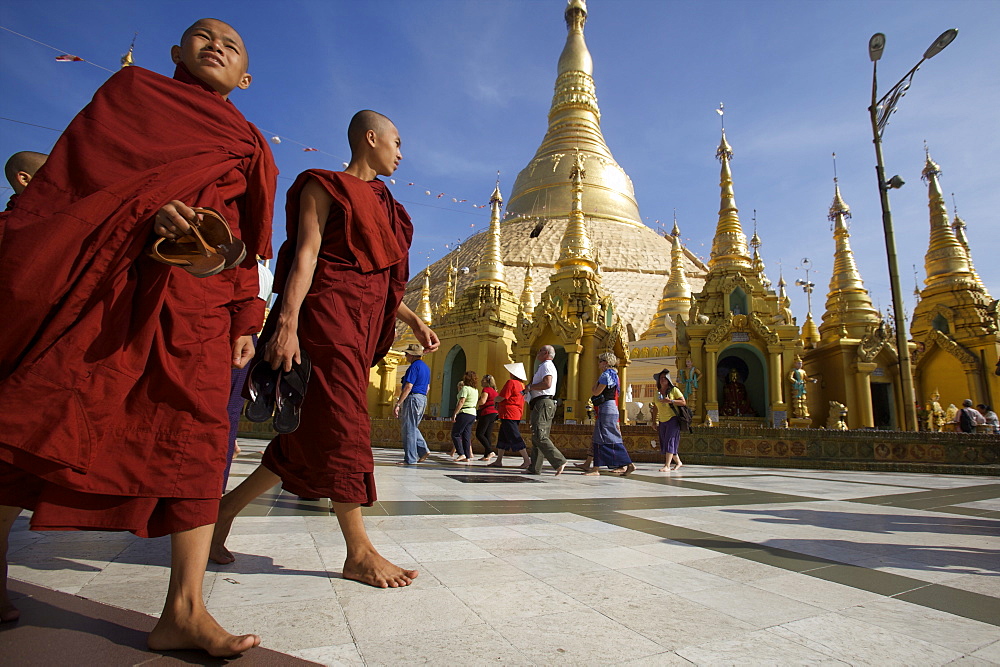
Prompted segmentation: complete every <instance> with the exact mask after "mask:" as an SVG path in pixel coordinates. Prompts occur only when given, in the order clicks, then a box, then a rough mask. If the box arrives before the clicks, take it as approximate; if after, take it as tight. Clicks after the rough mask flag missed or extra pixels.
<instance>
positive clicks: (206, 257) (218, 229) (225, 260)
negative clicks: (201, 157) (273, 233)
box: [148, 208, 247, 278]
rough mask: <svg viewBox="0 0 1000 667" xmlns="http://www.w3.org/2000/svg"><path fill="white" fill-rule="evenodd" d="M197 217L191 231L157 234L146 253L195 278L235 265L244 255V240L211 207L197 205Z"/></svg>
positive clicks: (245, 249)
mask: <svg viewBox="0 0 1000 667" xmlns="http://www.w3.org/2000/svg"><path fill="white" fill-rule="evenodd" d="M194 212H195V213H197V214H198V218H197V219H196V220H195V221H194V222H192V223H191V231H190V232H189V233H188V234H185V235H184V236H181V237H178V238H176V239H168V238H164V237H160V238H158V239H156V241H154V242H153V245H152V246H151V247H150V249H149V253H148V254H149V256H150V257H152V258H153V259H155V260H156V261H157V262H161V263H163V264H169V265H170V266H179V267H181V268H182V269H184V270H185V271H187V272H188V273H190V274H191V275H193V276H195V277H197V278H205V277H207V276H214V275H215V274H217V273H219V272H221V271H223V270H225V269H231V268H232V267H234V266H236V265H237V264H239V263H240V262H242V261H243V259H244V258H245V257H246V256H247V248H246V245H244V243H243V241H241V240H239V239H237V238H234V237H233V232H232V230H230V229H229V224H228V223H227V222H226V219H225V218H223V217H222V215H221V214H220V213H219V212H218V211H215V210H213V209H210V208H196V209H194Z"/></svg>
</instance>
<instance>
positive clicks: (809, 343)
mask: <svg viewBox="0 0 1000 667" xmlns="http://www.w3.org/2000/svg"><path fill="white" fill-rule="evenodd" d="M799 340H801V341H802V346H803V347H804V348H806V349H807V350H809V349H812V348H814V347H816V344H817V343H819V341H820V335H819V328H818V327H817V326H816V322H815V321H814V320H813V314H812V313H806V321H805V322H804V323H803V324H802V336H801V337H800V338H799Z"/></svg>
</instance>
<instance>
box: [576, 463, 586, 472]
mask: <svg viewBox="0 0 1000 667" xmlns="http://www.w3.org/2000/svg"><path fill="white" fill-rule="evenodd" d="M573 467H574V468H579V469H580V470H583V471H584V472H586V471H588V470H590V466H589V465H587V464H586V463H574V464H573Z"/></svg>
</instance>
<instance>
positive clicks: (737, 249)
mask: <svg viewBox="0 0 1000 667" xmlns="http://www.w3.org/2000/svg"><path fill="white" fill-rule="evenodd" d="M715 157H716V158H718V160H719V162H721V163H722V172H721V176H720V180H719V186H720V187H721V188H722V201H721V204H720V206H719V222H718V225H717V226H716V228H715V238H714V239H713V241H712V255H711V257H710V259H709V260H708V268H709V270H710V271H711V270H712V269H715V268H717V267H725V266H736V267H740V268H745V269H750V268H752V265H751V260H750V256H749V255H748V254H747V237H746V235H745V234H744V233H743V228H742V227H741V226H740V217H739V215H738V214H739V209H738V208H736V195H735V194H734V193H733V174H732V172H731V171H730V170H729V161H730V160H732V159H733V149H732V148H731V147H730V146H729V142H728V141H726V131H725V130H722V142H721V143H719V149H718V150H717V151H716V152H715Z"/></svg>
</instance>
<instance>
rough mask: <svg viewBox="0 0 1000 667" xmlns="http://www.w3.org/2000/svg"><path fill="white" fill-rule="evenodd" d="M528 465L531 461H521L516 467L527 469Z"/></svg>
mask: <svg viewBox="0 0 1000 667" xmlns="http://www.w3.org/2000/svg"><path fill="white" fill-rule="evenodd" d="M530 465H531V461H525V462H524V463H522V464H521V465H519V466H517V467H518V468H520V469H521V470H527V469H528V466H530Z"/></svg>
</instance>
